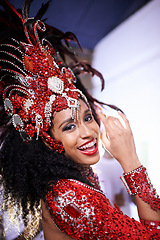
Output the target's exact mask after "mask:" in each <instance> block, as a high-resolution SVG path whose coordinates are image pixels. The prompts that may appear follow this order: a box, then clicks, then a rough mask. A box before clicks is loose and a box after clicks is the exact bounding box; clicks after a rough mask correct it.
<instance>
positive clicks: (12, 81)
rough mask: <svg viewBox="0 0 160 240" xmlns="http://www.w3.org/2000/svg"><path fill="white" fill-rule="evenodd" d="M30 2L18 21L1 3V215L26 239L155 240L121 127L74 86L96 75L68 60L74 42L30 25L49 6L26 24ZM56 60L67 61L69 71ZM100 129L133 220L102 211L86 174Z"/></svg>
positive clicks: (145, 189)
mask: <svg viewBox="0 0 160 240" xmlns="http://www.w3.org/2000/svg"><path fill="white" fill-rule="evenodd" d="M30 3H31V0H30V1H29V0H27V1H25V3H24V5H23V9H22V15H21V13H20V10H19V11H16V10H15V9H14V8H13V6H11V5H10V4H9V2H8V1H7V0H4V1H2V6H3V8H4V11H2V12H1V16H2V24H1V25H2V26H0V30H1V32H2V34H1V36H2V37H1V38H0V41H1V44H0V53H1V55H2V57H1V59H0V62H1V72H0V75H1V81H0V104H1V108H0V110H1V112H0V113H1V115H0V116H1V120H0V130H1V131H0V133H1V148H0V173H1V175H2V176H1V183H2V186H3V193H4V210H6V209H7V210H10V212H11V213H13V209H15V206H16V207H17V208H16V209H17V212H16V214H15V216H14V217H13V216H12V219H14V218H17V219H19V215H20V216H21V217H22V219H23V222H24V227H25V229H24V237H25V238H26V239H33V237H34V235H35V233H36V231H37V230H38V226H39V221H40V220H41V221H42V225H43V231H44V237H45V239H46V240H53V239H54V240H61V239H77V240H80V239H86V240H89V239H92V240H94V239H95V240H98V239H99V240H100V239H103V240H104V239H111V238H112V239H142V238H145V239H158V238H159V236H160V222H159V221H160V198H159V196H158V195H157V194H156V191H155V189H153V186H152V185H151V183H150V180H149V178H148V175H147V170H146V168H145V167H143V166H142V165H141V163H140V161H139V159H138V156H137V154H136V149H135V144H134V139H133V135H132V131H131V129H130V125H129V122H128V120H127V118H126V117H125V115H124V114H123V113H122V112H121V111H119V115H120V117H121V118H122V119H123V122H124V124H123V125H122V123H121V121H120V120H119V119H118V118H114V117H111V116H108V117H107V116H105V115H104V114H103V112H102V110H101V107H100V106H99V105H97V103H100V102H99V101H98V100H96V99H94V98H93V97H92V96H91V95H90V94H89V93H88V92H87V91H86V89H85V88H84V87H83V85H82V84H81V81H80V79H79V77H78V75H79V74H80V73H81V74H82V73H86V72H89V73H91V74H92V75H93V74H97V75H99V76H100V77H102V76H101V74H100V73H99V72H97V71H96V70H95V69H93V68H92V67H91V66H90V65H89V64H87V63H84V62H82V63H79V62H78V60H77V59H76V58H75V55H74V54H73V53H72V52H71V51H70V48H68V46H69V42H68V41H69V40H76V41H77V39H76V37H75V36H74V34H72V33H70V32H68V33H65V34H64V33H63V32H61V31H60V30H58V29H55V28H53V27H51V26H48V25H47V24H46V25H45V24H44V22H42V21H40V19H41V17H42V15H43V14H42V13H44V10H46V9H47V7H48V6H49V2H47V3H46V4H45V5H43V6H42V8H41V9H40V11H39V12H38V14H37V15H36V17H35V18H29V16H28V10H29V5H30ZM62 40H65V43H66V46H65V45H64V44H62V42H63V41H62ZM51 43H53V46H52V44H51ZM65 54H67V55H69V56H71V58H72V61H73V62H72V64H71V65H70V66H68V65H67V64H66V63H65ZM59 55H60V56H61V58H62V59H63V62H62V61H60V60H59ZM102 80H103V79H102ZM102 83H103V81H102ZM102 85H103V84H102ZM101 104H102V103H101ZM111 107H113V108H114V109H117V108H116V107H114V106H111ZM117 110H118V109H117ZM100 122H102V123H103V125H104V127H105V130H104V131H103V132H102V135H101V139H102V142H103V144H104V147H105V148H106V149H107V150H108V151H109V152H110V153H111V154H112V155H113V157H114V158H116V159H117V161H119V163H120V164H121V166H122V168H123V169H124V172H125V173H124V174H123V176H122V177H121V178H122V180H123V182H124V183H125V185H126V186H127V189H128V192H129V194H131V195H136V196H135V198H136V201H137V207H138V210H139V217H140V219H141V220H140V221H135V220H134V219H130V218H129V217H128V216H126V215H123V214H122V212H121V211H119V209H118V208H117V207H113V206H111V204H110V203H109V200H108V199H107V198H106V197H105V195H104V194H103V192H102V191H101V189H100V187H99V183H98V179H97V177H96V175H95V174H94V173H93V171H92V168H91V167H90V165H93V164H95V163H97V162H98V161H99V158H100V156H99V150H98V145H99V134H100V133H99V126H100ZM17 216H18V217H17Z"/></svg>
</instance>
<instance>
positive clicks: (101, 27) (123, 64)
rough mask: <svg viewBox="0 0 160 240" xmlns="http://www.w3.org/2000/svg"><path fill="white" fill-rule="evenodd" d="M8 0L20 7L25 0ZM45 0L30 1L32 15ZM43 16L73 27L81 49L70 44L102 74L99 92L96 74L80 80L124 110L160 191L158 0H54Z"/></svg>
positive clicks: (63, 27) (64, 28)
mask: <svg viewBox="0 0 160 240" xmlns="http://www.w3.org/2000/svg"><path fill="white" fill-rule="evenodd" d="M9 2H10V3H12V4H13V5H14V6H15V7H16V8H21V6H22V3H23V0H9ZM43 2H44V3H46V1H45V0H34V1H33V3H32V4H31V11H30V16H31V17H32V16H34V15H35V14H36V13H37V12H38V10H39V8H40V6H41V4H42V3H43ZM45 17H47V21H46V22H47V23H48V24H50V25H53V26H55V27H57V28H59V29H61V30H62V31H64V32H66V31H71V32H73V33H74V34H75V35H76V36H77V38H78V40H79V42H80V45H81V47H82V49H83V52H81V51H80V49H78V48H77V47H76V46H75V45H74V44H73V45H72V47H73V48H74V49H75V51H76V52H77V54H78V57H79V59H86V60H87V61H89V62H90V63H91V64H92V65H93V67H95V68H96V69H97V70H99V71H100V72H101V73H102V74H103V76H104V78H105V89H104V91H103V92H101V90H100V82H99V80H98V79H97V78H96V77H94V78H93V79H91V78H90V76H89V75H86V76H85V77H83V78H82V81H83V83H84V84H85V86H86V87H87V88H88V89H89V91H90V92H91V93H92V94H93V95H94V97H96V98H97V99H99V100H102V101H104V102H107V103H110V104H114V105H117V106H118V107H119V108H121V109H122V110H123V111H124V112H125V114H126V115H127V117H128V119H129V121H130V124H131V128H132V131H133V134H134V138H135V144H136V148H137V153H138V156H139V158H140V160H141V162H142V164H143V165H145V166H146V167H147V169H148V172H149V176H150V178H151V179H152V183H153V185H154V187H155V188H156V189H157V192H158V193H159V194H160V174H159V169H160V156H159V149H160V112H159V104H160V27H159V23H160V1H159V0H153V1H148V0H147V1H146V0H117V1H116V0H76V1H75V0H67V1H66V0H52V1H51V3H50V8H49V9H48V11H47V13H46V14H45V16H44V18H45ZM105 111H106V114H110V115H114V116H116V113H115V112H114V111H111V110H110V109H105ZM113 165H114V164H113ZM100 172H101V171H98V173H99V174H100V175H101V173H100ZM118 174H120V172H119V173H118ZM117 177H118V176H117Z"/></svg>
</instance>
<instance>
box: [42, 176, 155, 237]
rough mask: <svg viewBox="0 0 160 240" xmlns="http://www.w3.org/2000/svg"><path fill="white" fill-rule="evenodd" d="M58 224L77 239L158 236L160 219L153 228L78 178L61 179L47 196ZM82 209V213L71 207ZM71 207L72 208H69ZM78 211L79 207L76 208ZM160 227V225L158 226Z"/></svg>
mask: <svg viewBox="0 0 160 240" xmlns="http://www.w3.org/2000/svg"><path fill="white" fill-rule="evenodd" d="M46 199H47V202H48V206H49V210H50V213H51V216H52V218H53V220H54V221H55V223H56V224H57V226H58V227H59V228H60V229H61V231H63V232H64V233H66V234H67V235H69V236H71V237H73V238H74V239H79V240H80V239H83V240H89V239H92V240H93V239H95V240H102V239H103V240H104V239H115V240H118V239H119V240H124V239H125V240H126V239H136V240H137V239H140V240H141V239H159V238H160V222H152V223H151V226H152V225H153V224H154V223H155V224H156V228H152V227H151V226H150V225H149V224H148V222H147V225H146V224H145V222H142V223H140V222H138V221H136V220H134V219H131V218H129V217H128V216H126V215H123V213H122V212H121V211H119V210H118V209H116V208H113V207H112V206H111V205H110V203H109V201H108V199H107V198H106V197H105V196H104V195H103V193H102V192H101V191H99V190H97V189H95V188H92V187H89V186H88V185H86V184H83V183H81V182H79V181H76V180H59V181H58V182H57V183H56V184H55V185H53V186H52V189H51V191H50V192H49V193H48V194H47V196H46ZM68 206H72V209H73V206H74V207H75V209H79V210H80V213H79V214H73V212H72V211H71V212H72V213H71V212H70V211H68ZM70 210H71V208H70ZM75 212H76V211H75ZM158 228H159V229H158Z"/></svg>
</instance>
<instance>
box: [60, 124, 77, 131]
mask: <svg viewBox="0 0 160 240" xmlns="http://www.w3.org/2000/svg"><path fill="white" fill-rule="evenodd" d="M74 128H75V125H74V124H68V125H66V126H65V127H64V128H63V129H62V131H63V132H64V131H69V130H72V129H74Z"/></svg>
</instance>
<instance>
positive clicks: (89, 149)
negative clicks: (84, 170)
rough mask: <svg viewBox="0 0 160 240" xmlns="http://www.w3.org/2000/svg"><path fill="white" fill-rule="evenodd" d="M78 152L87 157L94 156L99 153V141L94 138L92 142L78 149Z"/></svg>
mask: <svg viewBox="0 0 160 240" xmlns="http://www.w3.org/2000/svg"><path fill="white" fill-rule="evenodd" d="M78 150H79V151H80V152H81V153H83V154H85V155H94V154H95V153H97V151H98V144H97V139H96V138H93V139H92V140H91V141H88V142H86V143H84V144H82V145H81V146H80V147H78Z"/></svg>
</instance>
